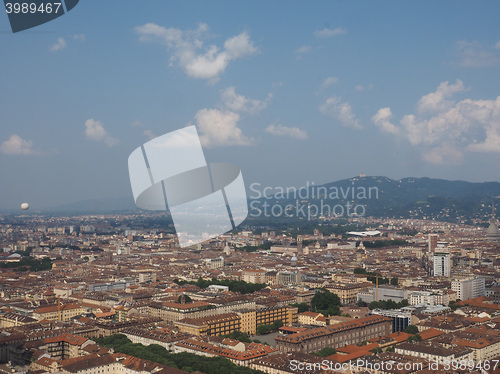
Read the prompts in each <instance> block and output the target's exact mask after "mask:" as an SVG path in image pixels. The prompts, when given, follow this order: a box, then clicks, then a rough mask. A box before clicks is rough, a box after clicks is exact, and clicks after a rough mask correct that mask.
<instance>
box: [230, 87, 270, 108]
mask: <svg viewBox="0 0 500 374" xmlns="http://www.w3.org/2000/svg"><path fill="white" fill-rule="evenodd" d="M272 96H273V95H272V94H269V95H268V97H267V99H266V100H265V101H261V100H255V99H250V98H248V97H245V96H243V95H238V94H237V93H236V90H235V88H234V87H228V88H226V89H225V90H224V91H222V94H221V99H222V105H223V106H224V107H225V108H227V109H229V110H231V111H233V112H238V113H250V114H256V113H259V112H261V111H262V110H264V109H265V108H266V107H267V104H268V102H269V101H270V100H271V99H272Z"/></svg>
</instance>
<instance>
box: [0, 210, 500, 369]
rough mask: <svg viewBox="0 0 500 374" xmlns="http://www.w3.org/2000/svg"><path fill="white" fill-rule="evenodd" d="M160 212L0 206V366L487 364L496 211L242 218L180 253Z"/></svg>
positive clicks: (491, 351)
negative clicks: (483, 217)
mask: <svg viewBox="0 0 500 374" xmlns="http://www.w3.org/2000/svg"><path fill="white" fill-rule="evenodd" d="M164 219H165V217H164V216H162V214H156V215H155V214H142V213H134V214H132V213H131V214H114V215H99V216H98V215H92V216H91V215H85V216H83V215H82V216H68V217H65V216H56V217H48V216H43V215H35V214H32V215H24V216H23V215H17V216H15V215H11V214H10V215H3V216H2V217H1V218H0V247H1V248H2V253H0V269H1V273H0V277H1V281H0V285H1V286H0V292H1V293H0V297H1V298H0V300H1V302H0V327H1V332H0V354H1V356H0V357H1V361H2V363H3V364H2V366H1V370H2V371H3V372H6V373H25V372H27V371H30V372H36V373H38V372H39V373H42V372H50V373H55V372H64V373H82V374H83V373H92V374H94V373H95V374H99V373H118V372H123V371H125V372H127V373H139V372H141V373H144V372H158V371H160V372H162V373H184V372H202V373H213V372H214V373H215V372H256V371H255V370H259V371H260V372H265V373H273V374H274V373H330V372H331V373H336V372H352V373H362V372H365V371H366V372H372V371H370V370H373V369H374V368H377V370H378V371H377V372H378V373H403V372H404V373H442V372H445V371H446V369H450V370H453V368H451V366H450V365H452V363H453V364H454V365H455V366H456V365H458V367H459V366H460V364H462V368H461V369H460V368H459V369H458V370H459V371H456V370H455V372H464V373H465V372H467V373H469V372H471V373H475V372H477V373H481V372H493V371H494V369H495V368H496V363H497V362H498V361H497V360H498V359H499V358H500V333H499V322H500V303H499V300H500V284H497V283H496V281H497V280H498V276H499V268H500V259H499V258H498V247H499V242H498V241H497V240H498V239H499V238H500V231H499V230H498V228H497V225H496V220H495V218H494V217H491V219H490V226H489V227H488V228H484V227H480V226H469V225H465V224H457V223H446V222H438V221H431V220H411V219H405V220H402V219H370V218H368V217H366V218H363V217H356V218H350V219H344V220H331V221H328V222H326V221H324V220H322V221H320V220H318V221H317V227H318V228H316V229H313V230H300V228H290V229H289V230H272V229H269V228H265V227H258V228H257V227H251V226H246V227H244V228H243V229H237V230H234V232H231V233H227V234H225V235H222V236H219V237H217V238H215V239H212V240H210V241H207V242H204V243H202V244H198V245H194V246H192V247H190V248H179V247H178V242H177V238H176V236H175V234H172V233H171V230H168V229H162V228H161V227H156V226H161V225H159V222H160V223H161V222H163V221H162V220H164ZM147 225H151V226H155V227H156V228H147ZM141 347H150V349H145V348H141ZM152 347H154V349H153V348H152ZM186 354H192V355H196V356H192V357H198V356H199V357H200V359H194V358H187V357H191V356H186ZM201 357H204V359H203V360H209V358H211V359H210V360H215V359H217V360H219V361H207V362H205V361H203V360H202V359H201ZM388 362H392V363H393V367H391V368H388V367H387V363H388ZM410 363H411V365H413V366H412V367H411V368H410V366H411V365H410ZM384 364H385V365H386V367H385V368H384V367H382V366H381V365H384ZM227 365H231V366H227ZM397 365H399V366H398V367H399V369H396V366H397ZM405 365H406V366H405ZM447 365H448V366H450V367H448V368H447ZM464 365H465V366H464ZM467 365H469V366H467ZM403 367H404V370H403V369H402V368H403ZM454 369H457V366H456V367H455V368H454ZM398 370H399V371H398Z"/></svg>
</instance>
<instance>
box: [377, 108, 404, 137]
mask: <svg viewBox="0 0 500 374" xmlns="http://www.w3.org/2000/svg"><path fill="white" fill-rule="evenodd" d="M392 117H393V115H392V112H391V108H382V109H379V110H378V112H377V114H375V115H374V116H373V117H372V121H373V123H374V124H375V125H377V127H378V128H379V129H380V131H382V132H387V133H389V134H399V131H400V129H399V128H398V127H397V126H396V125H394V124H392V123H391V121H390V119H391V118H392Z"/></svg>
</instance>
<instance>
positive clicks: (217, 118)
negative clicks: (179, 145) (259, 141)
mask: <svg viewBox="0 0 500 374" xmlns="http://www.w3.org/2000/svg"><path fill="white" fill-rule="evenodd" d="M239 120H240V115H239V114H238V113H234V112H231V111H221V110H218V109H201V110H199V111H198V113H196V115H195V121H196V125H197V127H198V130H199V131H200V133H201V135H200V140H201V144H202V145H204V146H206V147H216V146H228V145H251V144H252V139H250V138H247V137H246V136H245V135H243V132H242V131H241V129H240V128H239V127H238V121H239Z"/></svg>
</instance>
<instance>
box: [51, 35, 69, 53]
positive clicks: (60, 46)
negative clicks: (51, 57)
mask: <svg viewBox="0 0 500 374" xmlns="http://www.w3.org/2000/svg"><path fill="white" fill-rule="evenodd" d="M64 48H66V40H64V38H57V42H56V43H55V44H53V45H52V46H51V47H50V50H51V51H53V52H55V51H59V50H61V49H64Z"/></svg>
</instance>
